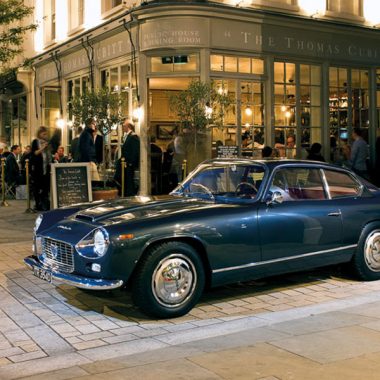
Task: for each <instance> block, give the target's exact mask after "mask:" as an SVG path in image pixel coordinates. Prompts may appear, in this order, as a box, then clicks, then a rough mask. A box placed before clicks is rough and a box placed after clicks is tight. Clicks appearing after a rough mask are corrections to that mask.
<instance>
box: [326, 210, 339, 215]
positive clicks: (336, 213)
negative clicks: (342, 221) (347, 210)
mask: <svg viewBox="0 0 380 380" xmlns="http://www.w3.org/2000/svg"><path fill="white" fill-rule="evenodd" d="M341 215H342V213H341V212H340V211H335V212H329V213H328V214H327V216H341Z"/></svg>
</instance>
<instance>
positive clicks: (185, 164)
mask: <svg viewBox="0 0 380 380" xmlns="http://www.w3.org/2000/svg"><path fill="white" fill-rule="evenodd" d="M186 176H187V161H186V160H183V161H182V181H183V180H184V179H185V178H186Z"/></svg>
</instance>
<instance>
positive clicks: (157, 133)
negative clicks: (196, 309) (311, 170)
mask: <svg viewBox="0 0 380 380" xmlns="http://www.w3.org/2000/svg"><path fill="white" fill-rule="evenodd" d="M129 20H130V21H128V22H127V23H126V22H125V20H124V21H123V20H122V19H120V20H114V21H113V24H112V23H111V24H110V26H109V27H108V28H107V30H106V31H105V30H104V28H103V29H101V28H99V29H98V30H96V31H94V32H93V34H92V35H89V36H88V37H87V36H82V37H81V39H80V40H77V41H72V42H70V44H66V46H65V47H61V48H60V49H59V51H58V53H55V52H51V53H50V54H45V55H44V56H43V57H41V59H40V60H39V61H36V62H35V68H36V85H37V88H38V91H37V98H38V99H37V104H41V106H40V109H39V112H40V117H41V121H42V124H45V125H48V126H50V127H51V128H52V129H55V128H56V123H57V120H58V119H61V118H63V119H64V120H65V124H64V125H63V126H62V139H63V142H64V144H65V145H66V146H67V147H68V148H69V145H70V141H71V139H72V138H73V137H74V136H75V135H76V133H77V131H75V130H73V129H72V128H71V127H70V121H71V115H70V109H69V107H67V103H68V102H69V101H70V99H71V98H72V97H73V96H74V95H75V94H80V93H82V92H83V91H87V89H88V88H91V83H93V84H94V87H107V88H109V89H110V90H111V91H114V92H119V93H120V94H121V95H122V96H123V97H124V98H125V102H124V103H123V104H124V106H123V107H124V109H123V110H122V113H123V114H124V115H125V116H126V117H130V118H133V119H134V121H135V123H136V126H137V128H136V132H137V133H138V134H139V135H140V143H141V158H140V193H141V194H149V193H151V192H152V191H153V192H156V193H157V192H158V193H160V192H167V191H169V190H170V188H171V186H174V183H173V182H170V183H168V182H165V181H168V177H169V176H170V174H172V173H171V172H170V170H171V169H170V162H169V163H168V162H167V160H166V159H167V158H168V157H169V158H170V155H171V154H172V153H173V147H174V149H175V144H174V142H175V139H176V137H178V136H181V134H182V133H183V130H181V128H180V124H179V123H178V116H177V114H176V112H175V111H174V110H173V109H172V107H171V104H170V98H171V97H173V96H175V95H176V94H177V93H178V92H179V91H181V90H184V89H186V88H187V87H188V85H189V83H190V82H191V81H192V80H201V81H210V80H212V83H213V85H214V86H215V88H216V89H217V91H220V92H223V93H225V94H227V95H228V96H229V98H230V100H231V102H232V104H231V106H230V107H229V108H228V112H227V113H226V115H225V119H224V123H223V127H222V128H216V127H213V126H212V125H210V126H209V137H208V141H209V147H207V155H208V156H210V157H211V156H217V155H218V152H219V153H220V151H221V150H220V149H219V148H218V147H220V146H224V147H225V146H230V147H233V149H230V150H229V152H233V154H236V155H239V156H247V157H261V151H262V148H263V147H264V146H271V147H272V148H274V150H275V152H276V154H277V155H278V156H279V157H296V158H305V157H306V154H307V149H308V148H309V147H310V146H311V144H313V143H315V142H318V143H320V144H322V147H323V150H322V153H323V155H324V157H325V159H326V161H333V162H337V163H339V164H344V163H345V161H346V160H347V157H346V156H345V154H344V152H345V147H346V146H347V145H348V144H350V135H351V131H352V129H353V128H355V127H359V128H361V129H362V130H363V131H364V138H365V139H366V141H367V142H368V144H369V146H370V150H371V157H370V158H371V163H372V165H373V164H374V159H375V142H376V138H377V135H378V130H379V121H378V120H379V117H378V113H379V112H378V110H379V108H380V93H378V86H379V85H380V83H379V82H380V64H379V58H380V49H379V48H378V46H379V39H380V35H379V34H378V32H377V31H376V30H370V29H368V28H363V27H357V26H347V25H343V24H338V23H332V22H327V21H317V20H314V19H312V18H304V17H295V16H285V15H278V14H277V15H276V14H274V13H270V14H269V13H265V12H262V11H261V12H259V11H255V10H252V9H251V10H249V9H234V8H230V7H228V8H227V7H225V6H224V7H223V6H220V7H217V6H215V7H208V6H202V5H199V4H198V5H186V6H183V5H182V6H181V5H174V4H172V5H171V6H170V7H169V6H167V5H166V6H165V5H163V6H160V7H157V6H149V5H148V6H145V7H143V8H140V9H138V10H136V11H135V12H134V13H133V17H129ZM123 25H124V26H123ZM125 25H127V27H125ZM126 28H127V29H126ZM379 91H380V90H379ZM152 140H154V141H155V143H154V145H155V146H156V147H155V148H154V149H155V152H153V150H152V149H153V148H152V147H151V141H152ZM290 142H291V144H290ZM107 143H108V144H109V152H110V155H111V153H112V156H110V157H111V158H112V159H114V158H115V157H117V151H118V147H119V146H120V144H121V131H120V128H116V129H115V130H114V131H113V132H112V133H111V135H110V136H109V137H107ZM157 148H158V149H159V150H158V149H157ZM202 149H204V148H202ZM160 151H161V153H160ZM115 152H116V153H115ZM177 153H179V154H178V156H179V157H181V159H186V157H185V156H181V154H180V152H177ZM160 154H161V155H160ZM201 156H202V155H201V154H200V155H199V157H201ZM153 157H154V158H155V161H154V160H153ZM157 157H158V159H157ZM169 161H170V160H169ZM157 162H158V164H157Z"/></svg>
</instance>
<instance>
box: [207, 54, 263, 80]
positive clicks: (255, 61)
mask: <svg viewBox="0 0 380 380" xmlns="http://www.w3.org/2000/svg"><path fill="white" fill-rule="evenodd" d="M210 69H211V71H225V72H229V73H241V74H258V75H262V74H264V61H263V60H262V59H260V58H250V57H235V56H223V55H216V54H212V55H211V56H210Z"/></svg>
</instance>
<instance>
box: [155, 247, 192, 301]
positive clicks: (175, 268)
mask: <svg viewBox="0 0 380 380" xmlns="http://www.w3.org/2000/svg"><path fill="white" fill-rule="evenodd" d="M196 283H197V276H196V271H195V268H194V265H193V263H192V262H191V261H189V259H188V258H187V257H186V256H184V255H181V254H174V255H170V256H168V257H165V258H164V259H163V260H161V261H160V263H159V264H158V265H157V268H156V270H155V271H154V273H153V277H152V290H153V295H154V297H155V298H156V300H157V301H158V302H159V303H160V304H161V305H164V306H165V307H177V306H180V305H181V304H183V303H184V302H186V301H187V299H188V298H189V297H190V296H191V295H192V293H193V291H194V288H195V285H196Z"/></svg>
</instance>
